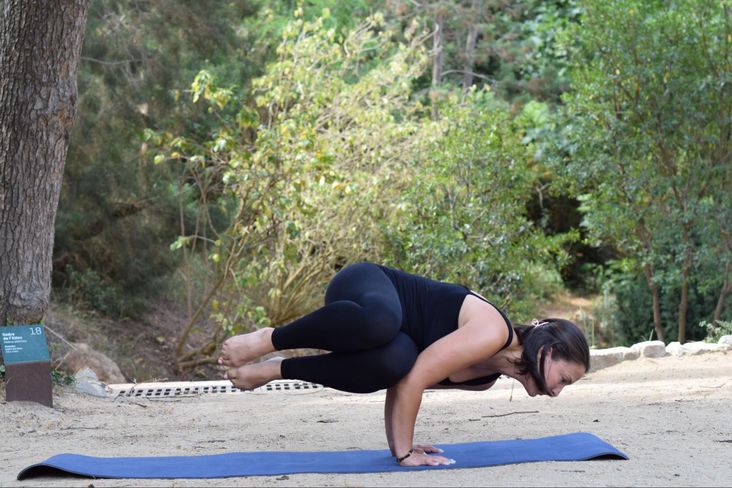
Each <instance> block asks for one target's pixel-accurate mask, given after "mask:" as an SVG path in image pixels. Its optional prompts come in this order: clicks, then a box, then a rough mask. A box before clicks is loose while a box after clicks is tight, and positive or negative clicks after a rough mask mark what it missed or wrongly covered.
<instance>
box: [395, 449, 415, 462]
mask: <svg viewBox="0 0 732 488" xmlns="http://www.w3.org/2000/svg"><path fill="white" fill-rule="evenodd" d="M413 453H414V449H410V450H409V452H408V453H406V454H405V455H404V456H402V457H398V458H397V460H396V462H397V463H399V464H401V463H402V461H404V460H405V459H407V458H408V457H409V456H411V455H412V454H413Z"/></svg>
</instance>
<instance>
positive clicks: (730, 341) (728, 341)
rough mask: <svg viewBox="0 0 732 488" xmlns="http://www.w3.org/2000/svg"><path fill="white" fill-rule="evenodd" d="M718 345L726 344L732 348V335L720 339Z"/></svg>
mask: <svg viewBox="0 0 732 488" xmlns="http://www.w3.org/2000/svg"><path fill="white" fill-rule="evenodd" d="M718 344H726V345H728V346H730V347H732V335H723V336H722V337H720V338H719V342H718Z"/></svg>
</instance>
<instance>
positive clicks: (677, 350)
mask: <svg viewBox="0 0 732 488" xmlns="http://www.w3.org/2000/svg"><path fill="white" fill-rule="evenodd" d="M666 353H667V354H671V355H672V356H683V355H684V346H682V345H681V343H680V342H678V341H674V342H670V343H669V344H668V346H666Z"/></svg>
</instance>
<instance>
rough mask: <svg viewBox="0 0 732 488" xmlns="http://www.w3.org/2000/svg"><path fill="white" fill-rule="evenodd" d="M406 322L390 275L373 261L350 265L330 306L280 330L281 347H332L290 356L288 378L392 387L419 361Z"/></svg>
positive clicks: (341, 386)
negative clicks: (403, 329)
mask: <svg viewBox="0 0 732 488" xmlns="http://www.w3.org/2000/svg"><path fill="white" fill-rule="evenodd" d="M401 322H402V307H401V303H400V302H399V295H398V294H397V291H396V288H394V285H393V284H392V282H391V280H390V279H389V278H388V277H387V276H386V274H384V272H383V271H382V270H381V269H380V268H379V267H378V266H376V265H375V264H371V263H356V264H352V265H350V266H347V267H345V268H343V269H342V270H341V271H339V272H338V274H336V275H335V277H334V278H333V280H332V281H331V282H330V284H329V285H328V289H327V290H326V292H325V306H323V307H322V308H319V309H318V310H316V311H314V312H312V313H310V314H308V315H306V316H304V317H302V318H300V319H297V320H295V321H294V322H292V323H290V324H288V325H285V326H282V327H278V328H277V329H275V330H274V333H273V334H272V344H273V345H274V347H275V349H277V350H283V349H296V348H315V349H325V350H327V351H332V352H330V353H328V354H322V355H316V356H308V357H298V358H289V359H285V360H284V361H282V377H283V378H285V379H298V380H304V381H310V382H313V383H319V384H321V385H325V386H328V387H331V388H335V389H337V390H343V391H349V392H353V393H370V392H374V391H378V390H381V389H384V388H389V387H391V386H393V385H395V384H396V383H398V382H399V380H401V379H402V378H403V377H404V376H406V374H407V373H409V370H411V369H412V366H413V365H414V362H415V361H416V360H417V346H416V345H415V344H414V341H412V339H411V338H410V337H409V336H408V335H406V334H404V333H403V332H401V331H400V328H401Z"/></svg>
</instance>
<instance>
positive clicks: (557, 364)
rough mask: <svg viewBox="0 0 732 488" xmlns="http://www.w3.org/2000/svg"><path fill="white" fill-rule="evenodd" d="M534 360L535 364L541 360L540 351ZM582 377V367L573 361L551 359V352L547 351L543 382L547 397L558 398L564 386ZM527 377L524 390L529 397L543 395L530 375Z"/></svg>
mask: <svg viewBox="0 0 732 488" xmlns="http://www.w3.org/2000/svg"><path fill="white" fill-rule="evenodd" d="M536 360H537V362H538V361H540V360H541V350H539V352H538V353H537V359H536ZM584 375H585V367H584V365H582V364H579V363H575V362H574V361H567V360H566V359H553V358H552V350H551V349H550V350H549V351H547V354H546V357H545V358H544V381H545V382H546V389H547V391H548V394H549V396H552V397H555V396H558V395H559V393H561V391H562V389H564V387H565V386H567V385H571V384H572V383H574V382H576V381H578V380H579V379H580V378H582V377H583V376H584ZM527 376H528V378H527V380H528V381H527V382H526V385H525V388H526V392H527V393H528V394H529V396H532V397H533V396H536V395H541V394H544V393H542V392H541V390H540V389H539V385H537V384H536V381H534V378H533V377H532V376H531V375H527Z"/></svg>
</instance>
